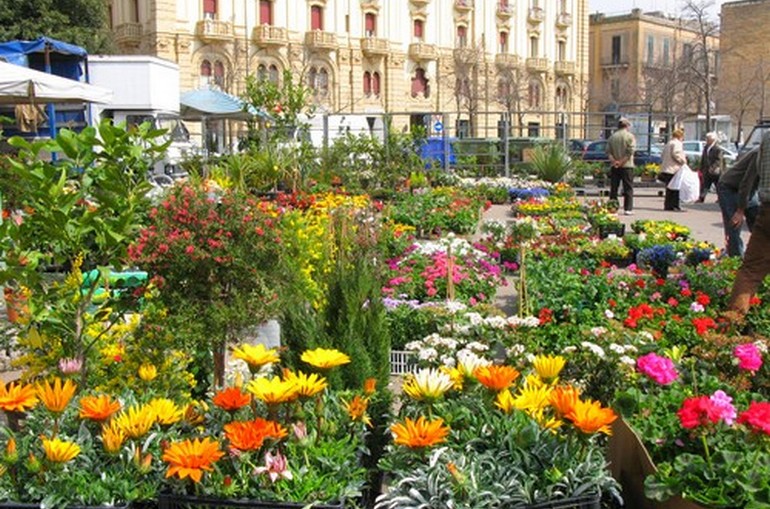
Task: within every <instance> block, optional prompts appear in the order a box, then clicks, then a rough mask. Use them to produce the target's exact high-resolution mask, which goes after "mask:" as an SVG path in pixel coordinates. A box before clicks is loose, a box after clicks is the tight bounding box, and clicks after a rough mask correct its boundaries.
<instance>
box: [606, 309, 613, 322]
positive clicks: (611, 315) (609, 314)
mask: <svg viewBox="0 0 770 509" xmlns="http://www.w3.org/2000/svg"><path fill="white" fill-rule="evenodd" d="M604 316H606V317H607V319H608V320H612V319H613V318H615V313H613V312H612V311H611V310H609V309H605V310H604Z"/></svg>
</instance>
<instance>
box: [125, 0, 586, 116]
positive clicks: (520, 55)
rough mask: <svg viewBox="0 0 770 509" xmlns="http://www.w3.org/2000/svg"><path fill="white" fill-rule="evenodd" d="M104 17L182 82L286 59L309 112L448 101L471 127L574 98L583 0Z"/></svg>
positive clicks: (189, 8) (198, 4)
mask: <svg viewBox="0 0 770 509" xmlns="http://www.w3.org/2000/svg"><path fill="white" fill-rule="evenodd" d="M110 19H111V23H112V29H113V32H114V36H115V42H116V44H117V47H118V49H119V51H120V52H121V53H134V54H147V55H153V56H158V57H161V58H165V59H168V60H171V61H173V62H176V63H177V64H178V65H179V66H180V69H181V86H182V89H183V90H189V89H195V88H198V87H201V86H205V85H207V84H211V83H215V84H217V85H218V86H220V87H221V88H222V89H223V90H225V91H227V92H229V93H232V94H235V95H238V94H239V93H241V92H242V91H243V88H244V82H245V77H246V76H247V75H249V74H257V75H262V76H264V77H267V78H268V79H279V77H280V76H281V74H282V72H283V71H284V70H286V69H288V70H291V71H292V72H293V73H294V74H295V76H298V77H301V78H302V79H303V80H304V82H305V83H306V84H307V85H309V86H310V87H311V88H312V89H313V91H314V98H315V101H316V102H317V104H318V106H319V107H320V108H321V111H327V112H330V113H341V114H358V113H361V114H375V113H383V112H388V113H404V114H406V115H405V116H406V118H409V115H410V114H411V115H415V114H421V113H426V112H446V111H452V112H460V116H463V115H464V116H466V117H468V118H470V117H478V120H475V119H474V120H473V121H472V122H473V123H477V124H478V125H479V128H480V127H482V126H481V124H492V125H495V126H496V125H497V121H498V119H499V112H501V111H508V112H513V111H516V112H521V113H520V114H518V115H516V117H517V118H518V119H519V120H520V121H522V122H526V123H527V124H529V125H537V124H542V125H546V124H548V123H552V122H553V116H554V115H553V113H547V114H546V113H543V112H581V111H583V109H584V106H585V99H586V90H587V81H588V40H587V36H588V0H523V1H522V0H519V1H515V2H514V1H513V0H475V1H474V0H111V2H110ZM463 112H464V113H463Z"/></svg>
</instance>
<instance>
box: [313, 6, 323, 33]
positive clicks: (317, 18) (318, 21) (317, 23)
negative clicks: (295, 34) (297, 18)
mask: <svg viewBox="0 0 770 509" xmlns="http://www.w3.org/2000/svg"><path fill="white" fill-rule="evenodd" d="M323 29H324V10H323V7H321V6H320V5H313V6H312V7H310V30H323Z"/></svg>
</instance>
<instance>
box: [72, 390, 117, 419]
mask: <svg viewBox="0 0 770 509" xmlns="http://www.w3.org/2000/svg"><path fill="white" fill-rule="evenodd" d="M118 410H120V402H119V401H113V399H112V398H111V397H110V396H109V395H107V394H100V395H98V396H83V397H82V398H80V418H81V419H88V420H91V421H97V422H102V421H106V420H107V419H109V418H110V416H111V415H112V414H114V413H115V412H117V411H118Z"/></svg>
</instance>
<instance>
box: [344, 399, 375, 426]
mask: <svg viewBox="0 0 770 509" xmlns="http://www.w3.org/2000/svg"><path fill="white" fill-rule="evenodd" d="M342 404H343V405H345V410H347V412H348V415H349V416H350V420H351V421H353V422H356V421H360V422H363V423H364V424H366V425H367V426H369V427H371V425H372V421H371V419H369V416H368V415H366V410H367V408H369V400H368V399H367V398H362V397H361V396H360V395H358V394H356V395H355V397H354V398H353V399H352V400H350V402H347V401H345V400H344V399H343V400H342Z"/></svg>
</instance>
